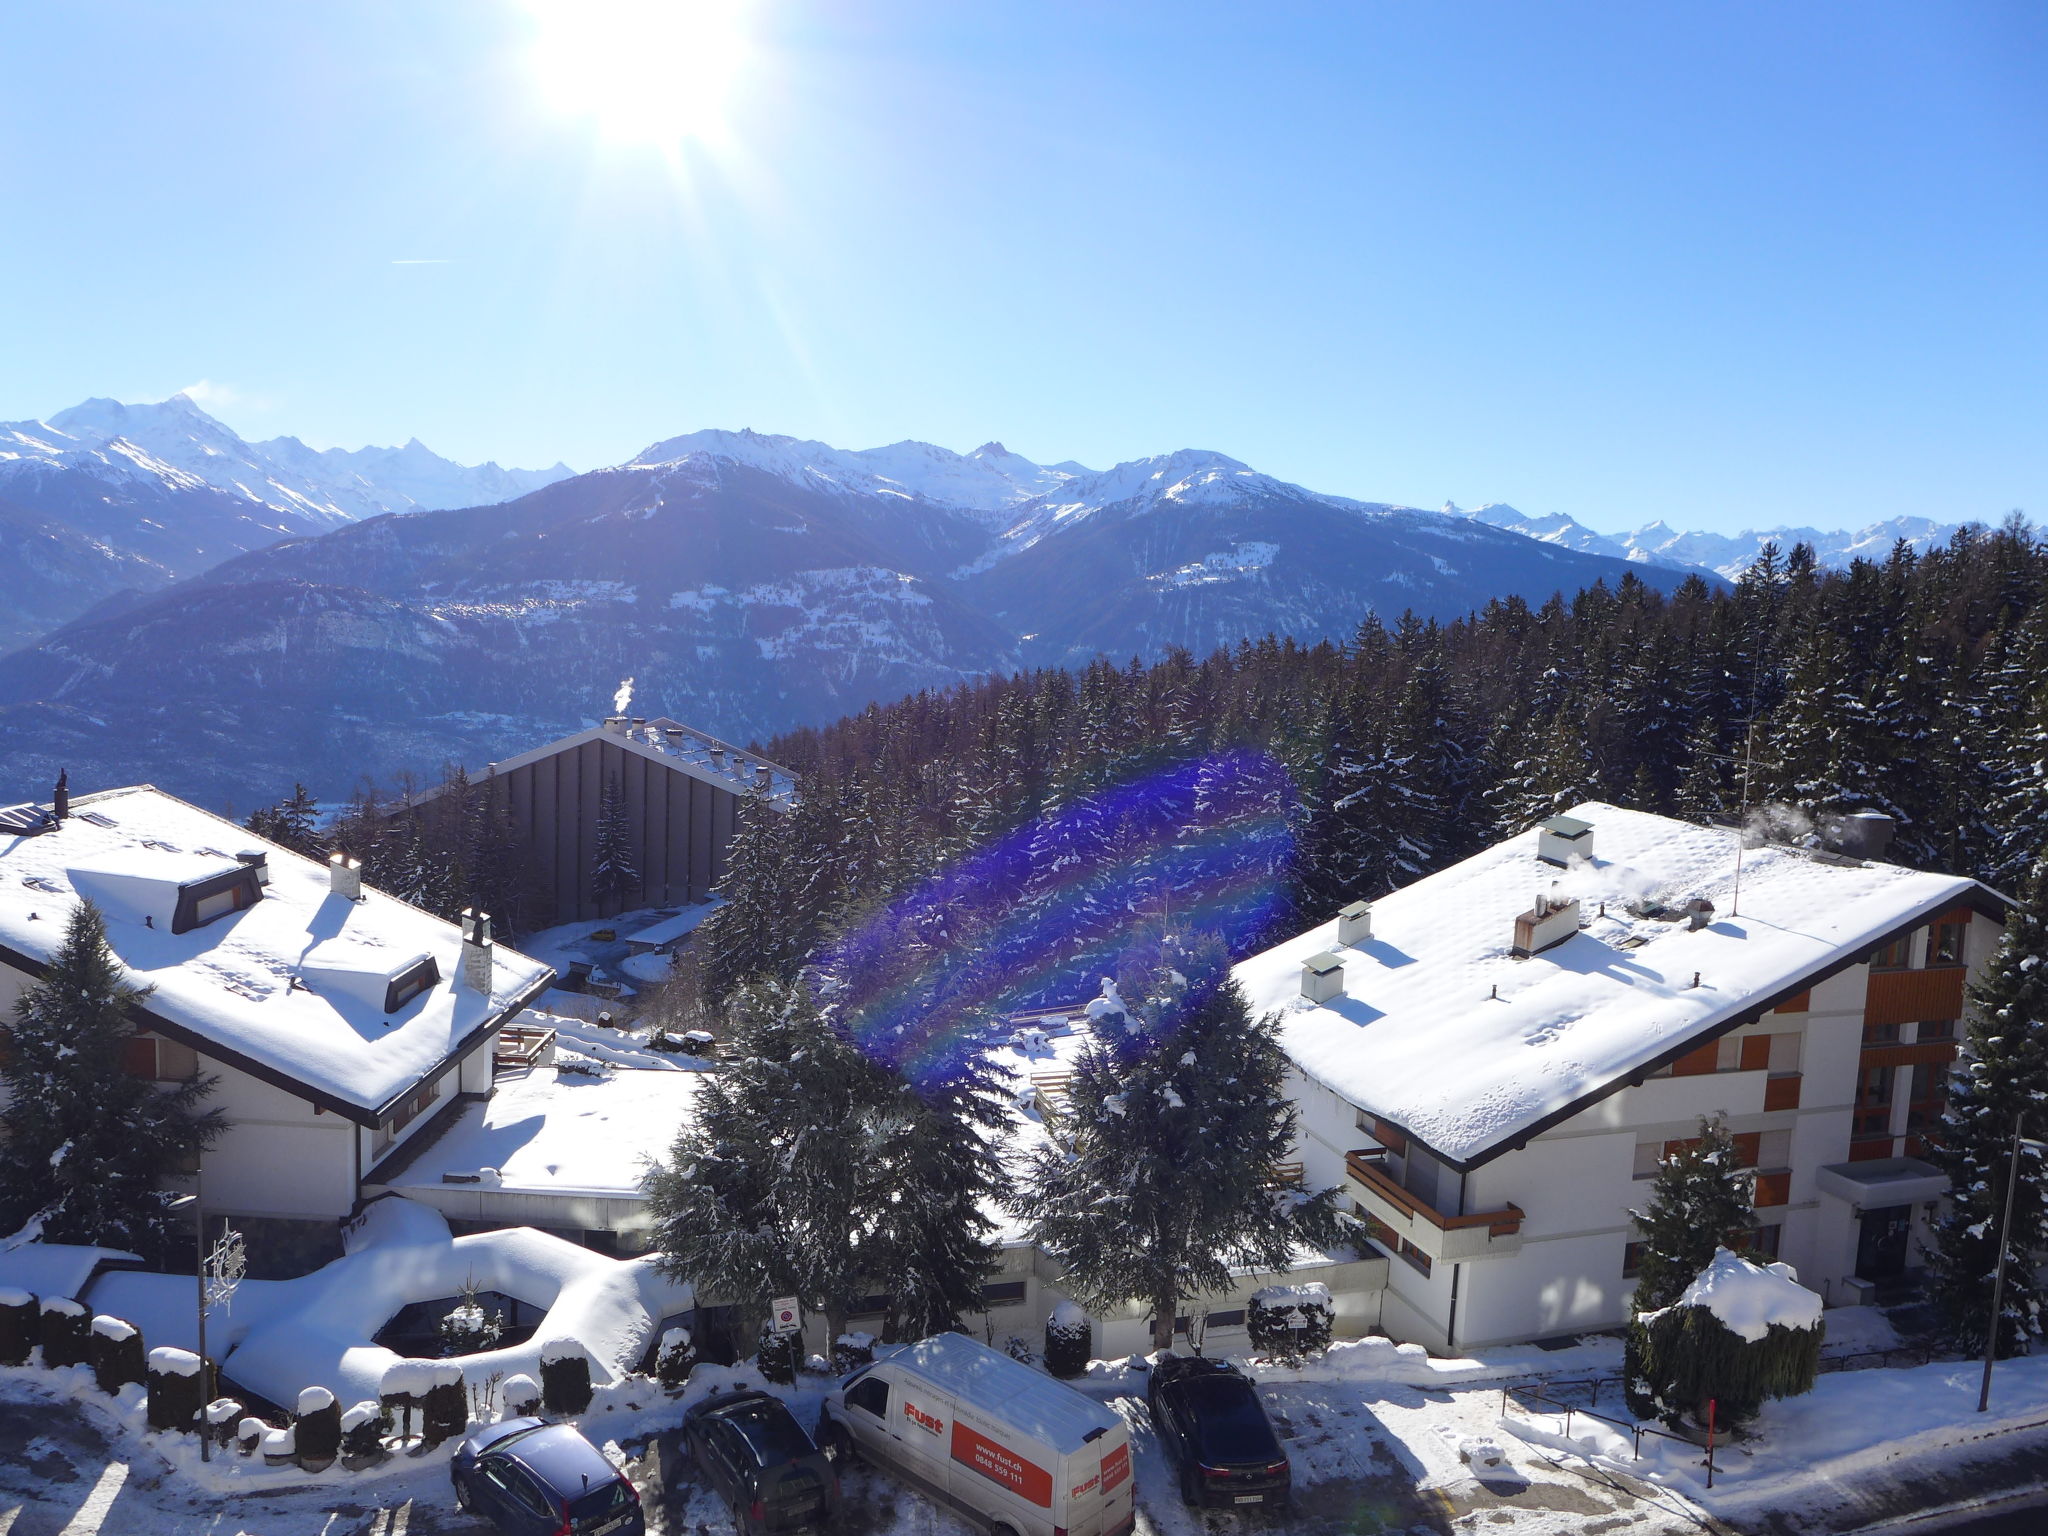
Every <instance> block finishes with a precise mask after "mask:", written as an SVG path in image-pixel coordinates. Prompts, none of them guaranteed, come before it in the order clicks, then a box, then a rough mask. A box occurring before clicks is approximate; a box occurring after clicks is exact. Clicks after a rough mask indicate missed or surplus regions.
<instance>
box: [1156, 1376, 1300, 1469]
mask: <svg viewBox="0 0 2048 1536" xmlns="http://www.w3.org/2000/svg"><path fill="white" fill-rule="evenodd" d="M1181 1393H1182V1401H1183V1402H1185V1403H1186V1404H1187V1408H1188V1418H1189V1420H1190V1421H1191V1427H1192V1428H1193V1429H1194V1432H1195V1439H1196V1441H1197V1442H1198V1443H1199V1444H1200V1447H1201V1455H1202V1459H1203V1460H1204V1461H1209V1462H1226V1461H1274V1460H1277V1459H1278V1457H1279V1454H1280V1442H1279V1441H1277V1440H1275V1439H1274V1438H1273V1426H1272V1425H1270V1424H1268V1423H1267V1422H1266V1415H1265V1413H1264V1412H1263V1411H1262V1410H1261V1409H1260V1407H1259V1400H1258V1398H1257V1397H1255V1396H1254V1395H1253V1393H1252V1389H1251V1387H1250V1385H1249V1384H1248V1383H1246V1382H1242V1381H1232V1380H1229V1379H1228V1378H1223V1379H1217V1380H1210V1381H1191V1382H1188V1383H1187V1384H1186V1385H1185V1386H1183V1387H1182V1388H1181Z"/></svg>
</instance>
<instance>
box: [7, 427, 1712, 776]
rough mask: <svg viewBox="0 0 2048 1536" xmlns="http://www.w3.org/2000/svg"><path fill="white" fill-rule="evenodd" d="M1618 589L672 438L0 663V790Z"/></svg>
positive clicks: (1263, 499) (266, 768) (1214, 495)
mask: <svg viewBox="0 0 2048 1536" xmlns="http://www.w3.org/2000/svg"><path fill="white" fill-rule="evenodd" d="M1630 569H1631V567H1630V566H1628V565H1627V564H1625V563H1624V562H1622V561H1620V560H1615V559H1609V558H1604V557H1602V556H1599V555H1589V554H1583V553H1580V552H1578V551H1575V550H1568V549H1559V548H1554V547H1551V546H1548V545H1541V544H1532V543H1531V542H1530V541H1529V540H1527V539H1524V538H1522V537H1520V536H1518V535H1516V534H1513V533H1509V532H1506V531H1503V530H1500V529H1496V528H1491V527H1488V526H1486V525H1484V524H1482V523H1477V522H1474V521H1471V520H1469V519H1466V518H1463V517H1447V516H1444V515H1442V514H1440V513H1436V512H1425V511H1419V510H1417V509H1414V508H1405V507H1395V506H1387V505H1379V504H1373V503H1366V502H1359V501H1353V500H1350V499H1347V498H1343V497H1333V496H1324V495H1319V494H1317V493H1315V492H1312V491H1309V490H1306V489H1304V488H1302V487H1300V486H1297V485H1291V484H1288V483H1287V482H1285V481H1281V480H1278V479H1275V478H1273V477H1271V476H1268V475H1263V474H1260V473H1259V472H1257V471H1255V470H1253V469H1251V468H1249V467H1248V466H1246V465H1244V464H1242V463H1240V462H1239V461H1237V460H1235V459H1231V458H1228V457H1227V456H1225V455H1222V454H1218V453H1213V452H1206V451H1200V450H1186V451H1183V452H1179V453H1173V454H1167V455H1163V456H1160V457H1157V458H1152V459H1141V460H1135V461H1133V462H1131V463H1127V464H1120V465H1117V466H1114V467H1113V468H1111V469H1107V470H1102V471H1093V470H1089V469H1085V468H1083V467H1082V466H1080V465H1074V464H1061V465H1051V466H1039V465H1033V464H1031V463H1030V462H1029V461H1026V460H1021V459H1020V458H1019V457H1018V456H1017V455H1013V454H1009V453H1007V452H1006V451H1005V450H1003V449H1001V448H1000V447H999V446H998V445H994V444H990V445H988V446H987V447H985V448H984V449H981V450H977V451H976V452H975V453H973V454H953V453H949V452H947V451H946V450H944V449H937V448H932V447H930V446H929V445H925V444H896V445H894V446H892V447H890V448H886V449H876V450H869V451H866V452H858V453H854V452H847V451H844V450H839V449H834V448H830V447H827V446H825V445H822V444H818V445H809V444H804V443H801V442H798V441H796V440H794V439H790V438H774V437H767V436H764V435H761V434H756V433H691V434H689V435H687V436H686V437H682V438H672V439H669V440H667V441H665V442H663V443H659V444H656V445H655V446H654V447H653V448H651V449H649V450H648V451H647V452H645V453H642V454H640V455H638V456H637V457H636V458H635V459H634V460H633V461H632V462H630V463H627V464H624V465H620V466H618V467H616V468H612V469H605V470H599V471H596V472H594V473H591V474H585V475H578V476H576V477H574V478H573V479H569V480H564V481H560V482H557V483H555V484H553V485H549V486H546V487H543V488H542V489H540V490H538V491H535V492H532V493H530V494H528V495H526V496H523V497H520V498H518V499H516V500H514V501H511V502H508V503H505V504H504V505H501V506H489V507H470V508H458V509H452V510H443V511H427V512H418V513H414V514H412V515H410V516H406V517H397V518H389V517H387V518H379V519H376V520H373V521H368V522H359V523H354V524H349V525H346V526H343V527H340V528H337V529H334V530H332V531H330V532H327V533H324V534H321V535H319V536H317V537H304V538H294V539H289V540H286V541H285V542H283V543H280V544H277V545H275V546H273V547H270V548H266V549H261V550H256V551H254V552H251V553H249V554H245V555H241V556H239V557H237V558H235V559H233V560H230V561H227V562H226V563H224V564H222V565H221V566H219V567H218V568H216V569H215V570H212V571H210V572H208V573H207V574H206V575H205V576H203V577H201V578H199V579H197V580H194V581H188V582H185V583H183V584H182V585H180V586H178V587H176V588H173V589H172V590H170V591H168V592H164V593H160V594H158V595H156V596H155V597H153V598H151V599H149V600H147V601H145V602H142V603H138V604H134V605H131V606H129V607H127V608H124V609H122V610H120V611H103V612H101V613H99V614H96V615H93V616H91V617H88V618H87V619H84V620H81V621H80V622H77V623H74V624H72V625H70V626H68V627H67V628H65V629H63V630H61V631H59V632H58V633H56V634H54V635H51V636H49V637H48V638H47V639H46V640H45V641H44V643H42V644H41V645H39V646H35V647H32V648H29V649H27V650H23V651H20V652H17V653H16V654H14V655H12V656H8V657H0V761H5V762H8V763H10V764H13V765H17V771H18V772H20V773H22V774H24V775H25V776H26V781H27V782H30V783H34V782H38V780H39V776H40V775H41V774H42V773H43V772H44V770H45V769H47V770H48V771H50V772H54V771H55V769H56V768H57V767H59V766H64V765H65V764H68V765H69V766H70V767H71V769H72V776H73V782H74V783H92V782H99V781H100V780H101V779H103V778H104V779H108V780H109V781H111V779H112V778H113V777H125V778H126V779H128V780H133V779H135V778H137V777H146V778H149V779H151V780H153V781H154V782H157V783H160V784H163V785H166V786H167V787H171V788H174V789H178V790H180V791H182V792H185V793H188V794H191V795H194V796H196V797H198V798H200V799H202V800H206V801H210V802H219V801H221V800H223V799H230V798H231V799H233V800H235V801H237V802H238V803H240V804H243V805H247V804H248V803H250V802H251V801H253V800H256V799H258V798H263V799H268V798H270V797H272V796H274V795H275V794H277V793H279V792H280V786H287V785H289V784H290V783H291V781H292V780H293V779H294V778H299V779H304V780H306V781H307V782H308V783H310V784H313V785H314V786H316V787H317V788H319V789H321V790H322V791H329V790H332V791H338V792H342V791H345V790H346V789H347V787H348V786H349V785H351V784H352V783H353V782H354V781H355V779H356V778H357V776H358V775H359V774H361V773H363V772H365V771H369V772H374V773H389V772H394V771H397V770H400V769H406V768H410V769H412V770H414V771H417V772H423V773H431V772H432V771H434V769H436V768H437V767H438V765H439V764H440V763H441V762H443V761H445V760H447V759H449V758H455V759H459V760H462V761H466V762H469V763H472V764H476V765H481V764H483V763H487V762H490V761H492V760H495V759H502V758H503V757H505V756H507V755H508V754H509V753H511V752H514V751H517V750H519V749H521V748H523V747H525V746H530V745H532V744H533V743H535V742H537V741H542V740H546V739H549V738H550V737H552V736H556V735H560V734H562V733H563V732H564V731H566V730H569V729H573V728H575V727H576V726H577V725H579V724H580V723H581V722H583V721H585V720H591V719H595V718H597V717H598V716H600V715H602V714H604V713H606V712H607V710H608V707H609V700H610V698H611V695H612V691H613V689H614V688H615V687H616V686H617V684H618V680H619V679H620V678H621V677H626V676H632V677H635V678H637V679H638V683H637V685H636V690H635V707H636V708H640V709H643V710H645V711H646V712H647V713H648V714H649V715H655V714H668V715H673V716H675V717H677V718H679V719H684V720H691V721H696V722H699V723H701V724H703V725H704V726H705V727H706V728H708V729H712V730H716V731H717V732H719V733H720V734H721V735H724V736H726V737H728V738H730V739H734V740H746V739H748V738H756V739H766V738H768V737H770V736H772V735H774V734H776V733H777V732H780V731H782V730H785V729H788V728H790V727H792V726H797V725H803V724H811V723H821V722H823V721H826V720H830V719H832V718H835V717H837V716H839V715H842V714H845V713H847V712H849V711H853V710H858V709H859V708H861V707H862V706H864V705H865V704H867V703H868V702H870V701H871V700H876V699H887V698H894V697H898V696H900V695H902V694H905V693H909V692H913V691H915V690H917V689H921V688H944V687H948V686H951V685H953V684H955V683H959V682H961V681H964V680H967V679H970V678H974V677H979V676H983V675H986V674H988V673H990V672H995V671H1005V670H1010V669H1013V668H1016V667H1018V666H1021V665H1032V664H1039V663H1055V662H1071V661H1077V660H1085V659H1087V658H1089V657H1091V656H1093V655H1094V654H1096V653H1097V652H1098V651H1100V652H1104V653H1107V654H1109V655H1112V656H1114V657H1116V658H1118V659H1119V660H1122V659H1126V658H1128V657H1130V656H1132V655H1134V654H1135V655H1157V654H1159V653H1160V652H1162V651H1163V650H1165V649H1166V648H1167V647H1169V646H1176V645H1178V646H1186V647H1188V648H1190V649H1193V650H1196V651H1198V652H1206V651H1207V650H1208V649H1210V648H1211V647H1213V646H1216V645H1225V644H1235V643H1236V642H1237V641H1239V640H1240V639H1243V638H1245V637H1247V636H1259V635H1264V634H1267V633H1273V632H1277V633H1282V634H1288V635H1293V636H1296V637H1299V638H1301V639H1304V640H1315V639H1320V638H1332V639H1341V638H1344V637H1347V636H1349V635H1350V633H1351V632H1352V631H1353V629H1354V628H1355V627H1356V625H1357V624H1358V622H1359V620H1360V619H1361V618H1363V617H1364V616H1365V615H1366V614H1367V613H1369V612H1377V613H1379V614H1381V615H1383V616H1385V617H1387V618H1389V619H1392V618H1394V617H1397V616H1398V615H1399V614H1400V613H1401V612H1403V611H1404V610H1407V609H1413V610H1415V611H1416V612H1418V613H1420V614H1425V615H1429V616H1433V617H1438V618H1448V617H1451V616H1454V615H1458V614H1463V613H1465V612H1468V611H1469V610H1471V609H1472V608H1474V607H1476V606H1479V605H1481V604H1484V603H1485V602H1486V601H1488V600H1489V599H1491V598H1493V597H1496V596H1503V595H1507V594H1509V593H1518V594H1521V595H1523V596H1526V597H1529V598H1532V599H1535V600H1538V601H1540V600H1542V599H1544V598H1547V597H1548V596H1549V595H1550V594H1551V593H1552V592H1553V591H1557V590H1560V589H1562V590H1566V591H1572V590H1576V589H1577V588H1579V587H1581V586H1584V585H1588V584H1590V583H1591V582H1593V581H1594V580H1597V579H1601V578H1605V579H1607V580H1608V581H1610V582H1612V581H1614V580H1616V579H1618V578H1619V577H1620V576H1621V575H1623V574H1624V573H1625V572H1627V571H1628V570H1630ZM1637 569H1639V571H1640V573H1641V574H1642V575H1643V576H1644V578H1645V579H1647V580H1650V581H1652V582H1653V584H1657V585H1665V586H1669V585H1675V584H1676V582H1677V581H1678V580H1679V579H1681V578H1679V577H1678V576H1677V575H1676V574H1675V573H1670V572H1662V571H1658V570H1656V569H1655V568H1637Z"/></svg>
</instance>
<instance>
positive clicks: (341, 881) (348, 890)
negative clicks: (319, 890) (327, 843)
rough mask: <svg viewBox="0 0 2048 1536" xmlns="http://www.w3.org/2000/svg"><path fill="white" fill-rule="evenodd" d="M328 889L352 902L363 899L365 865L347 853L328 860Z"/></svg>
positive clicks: (332, 856) (333, 856)
mask: <svg viewBox="0 0 2048 1536" xmlns="http://www.w3.org/2000/svg"><path fill="white" fill-rule="evenodd" d="M327 888H328V889H329V890H331V891H332V892H334V894H335V895H337V896H345V897H347V898H348V899H349V900H350V901H361V900H362V899H363V865H362V861H361V860H360V859H352V858H350V857H349V856H348V855H347V854H345V853H336V854H332V855H330V856H329V857H328V860H327Z"/></svg>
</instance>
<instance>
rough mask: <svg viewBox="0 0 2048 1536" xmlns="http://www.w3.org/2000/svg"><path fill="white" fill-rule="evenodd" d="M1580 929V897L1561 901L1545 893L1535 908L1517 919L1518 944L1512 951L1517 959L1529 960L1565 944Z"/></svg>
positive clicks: (1538, 899)
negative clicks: (1557, 945) (1533, 956)
mask: <svg viewBox="0 0 2048 1536" xmlns="http://www.w3.org/2000/svg"><path fill="white" fill-rule="evenodd" d="M1578 931H1579V903H1578V898H1577V897H1573V898H1572V899H1571V900H1569V901H1559V900H1557V899H1556V898H1555V897H1553V896H1551V895H1549V894H1548V893H1545V894H1544V895H1541V896H1538V897H1537V898H1536V905H1535V906H1534V907H1532V908H1530V909H1529V910H1528V911H1527V912H1524V913H1523V914H1522V915H1521V916H1520V917H1518V918H1516V919H1515V945H1514V948H1513V949H1511V950H1510V951H1509V953H1510V954H1512V955H1513V956H1514V957H1515V958H1516V959H1517V960H1526V959H1528V958H1529V957H1530V956H1531V955H1540V954H1541V953H1543V951H1544V950H1546V949H1549V948H1550V947H1551V946H1552V945H1555V944H1562V943H1563V942H1564V941H1565V940H1566V939H1568V938H1570V937H1571V936H1572V935H1573V934H1575V933H1577V932H1578Z"/></svg>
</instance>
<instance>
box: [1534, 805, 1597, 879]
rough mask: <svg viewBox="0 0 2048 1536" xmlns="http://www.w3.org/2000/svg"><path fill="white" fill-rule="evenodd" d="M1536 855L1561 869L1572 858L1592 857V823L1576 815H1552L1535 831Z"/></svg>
mask: <svg viewBox="0 0 2048 1536" xmlns="http://www.w3.org/2000/svg"><path fill="white" fill-rule="evenodd" d="M1536 857H1537V858H1539V859H1541V860H1542V861H1543V862H1544V863H1546V864H1555V865H1556V866H1557V867H1558V868H1559V869H1563V868H1564V867H1565V866H1566V865H1567V864H1569V863H1571V861H1572V860H1573V859H1590V858H1592V857H1593V824H1592V823H1591V822H1589V821H1580V820H1579V819H1578V818H1577V817H1576V816H1553V817H1551V818H1550V820H1548V821H1546V822H1544V823H1543V824H1542V825H1541V826H1540V827H1539V828H1538V829H1537V832H1536Z"/></svg>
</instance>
